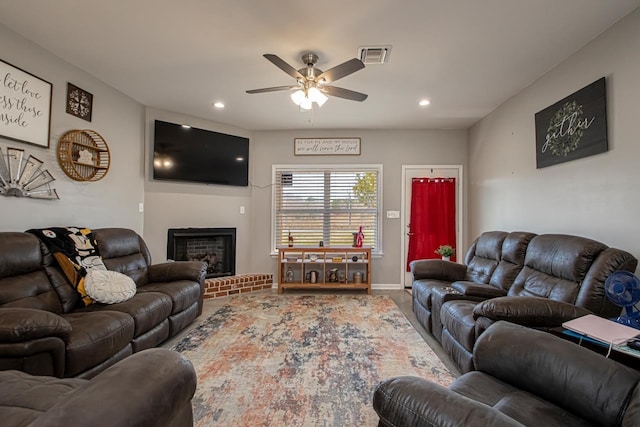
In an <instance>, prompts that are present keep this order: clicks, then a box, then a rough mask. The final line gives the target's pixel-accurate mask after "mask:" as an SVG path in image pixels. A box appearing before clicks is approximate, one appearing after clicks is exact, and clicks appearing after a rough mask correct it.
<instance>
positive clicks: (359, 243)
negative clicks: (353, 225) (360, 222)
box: [356, 226, 364, 248]
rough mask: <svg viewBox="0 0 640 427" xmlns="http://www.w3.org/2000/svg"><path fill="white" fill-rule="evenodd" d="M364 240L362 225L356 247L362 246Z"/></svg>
mask: <svg viewBox="0 0 640 427" xmlns="http://www.w3.org/2000/svg"><path fill="white" fill-rule="evenodd" d="M363 242H364V233H363V232H362V226H360V229H359V230H358V234H357V235H356V248H361V247H362V243H363Z"/></svg>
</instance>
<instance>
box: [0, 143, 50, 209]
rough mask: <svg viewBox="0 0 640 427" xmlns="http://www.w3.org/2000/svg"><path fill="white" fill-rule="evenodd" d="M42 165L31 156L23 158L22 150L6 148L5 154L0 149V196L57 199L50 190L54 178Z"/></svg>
mask: <svg viewBox="0 0 640 427" xmlns="http://www.w3.org/2000/svg"><path fill="white" fill-rule="evenodd" d="M42 165H43V162H42V161H41V160H38V159H36V158H35V157H33V156H31V155H29V157H27V158H25V153H24V150H21V149H19V148H11V147H8V148H7V149H6V154H5V153H3V152H2V148H0V195H2V196H14V197H31V198H35V199H59V198H60V197H58V193H56V190H55V189H53V188H51V183H52V182H53V181H55V178H54V177H53V176H51V173H49V171H48V170H46V169H44V168H43V167H42Z"/></svg>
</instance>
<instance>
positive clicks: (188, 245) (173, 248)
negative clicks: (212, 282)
mask: <svg viewBox="0 0 640 427" xmlns="http://www.w3.org/2000/svg"><path fill="white" fill-rule="evenodd" d="M167 259H169V260H173V261H204V262H205V263H206V264H207V275H206V277H207V278H214V277H224V276H235V274H236V229H235V228H170V229H169V231H168V235H167Z"/></svg>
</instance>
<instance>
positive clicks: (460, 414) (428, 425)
mask: <svg viewBox="0 0 640 427" xmlns="http://www.w3.org/2000/svg"><path fill="white" fill-rule="evenodd" d="M373 408H374V409H375V410H376V412H377V413H378V416H379V417H380V420H381V423H380V425H384V426H398V427H400V426H402V427H405V426H412V427H413V426H424V427H438V426H463V425H469V426H471V425H473V426H490V427H506V426H510V427H513V426H522V424H520V423H518V422H517V421H515V420H514V419H512V418H509V417H508V416H507V415H505V414H503V413H502V412H500V411H497V410H495V409H493V408H492V407H491V406H488V405H485V404H482V403H480V402H476V401H474V400H471V399H469V398H467V397H465V396H462V395H460V394H458V393H456V392H454V391H451V390H449V389H446V388H444V387H442V386H440V385H438V384H435V383H432V382H429V381H427V380H425V379H422V378H417V377H406V376H405V377H396V378H391V379H388V380H385V381H382V382H381V383H380V384H378V387H376V390H375V391H374V393H373Z"/></svg>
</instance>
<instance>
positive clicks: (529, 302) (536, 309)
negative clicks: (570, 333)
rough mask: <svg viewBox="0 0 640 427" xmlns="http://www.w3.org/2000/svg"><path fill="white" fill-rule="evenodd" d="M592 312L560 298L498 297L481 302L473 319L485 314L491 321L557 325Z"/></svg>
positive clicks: (542, 325) (476, 307)
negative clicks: (557, 299) (555, 299)
mask: <svg viewBox="0 0 640 427" xmlns="http://www.w3.org/2000/svg"><path fill="white" fill-rule="evenodd" d="M587 314H592V313H591V311H589V310H587V309H585V308H582V307H578V306H575V305H573V304H569V303H566V302H561V301H554V300H550V299H547V298H539V297H499V298H492V299H489V300H486V301H483V302H481V303H480V304H478V305H476V306H475V308H474V309H473V318H474V319H478V318H479V317H487V318H489V319H491V320H493V321H494V322H496V321H498V320H506V321H507V322H511V323H517V324H519V325H522V326H529V327H556V326H562V323H563V322H566V321H568V320H571V319H575V318H577V317H581V316H584V315H587Z"/></svg>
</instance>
